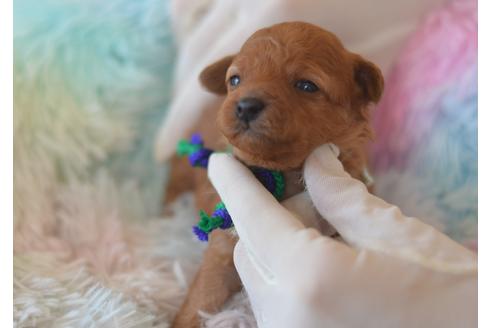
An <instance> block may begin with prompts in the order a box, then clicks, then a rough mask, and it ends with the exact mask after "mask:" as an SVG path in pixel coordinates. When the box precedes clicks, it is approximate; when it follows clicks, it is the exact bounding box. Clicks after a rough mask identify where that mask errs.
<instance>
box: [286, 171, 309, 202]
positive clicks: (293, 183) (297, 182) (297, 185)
mask: <svg viewBox="0 0 492 328" xmlns="http://www.w3.org/2000/svg"><path fill="white" fill-rule="evenodd" d="M282 173H283V175H284V180H285V192H284V197H283V199H282V200H285V199H288V198H290V197H292V196H294V195H296V194H298V193H300V192H303V191H304V189H305V186H304V180H303V178H302V171H301V170H294V171H285V172H282Z"/></svg>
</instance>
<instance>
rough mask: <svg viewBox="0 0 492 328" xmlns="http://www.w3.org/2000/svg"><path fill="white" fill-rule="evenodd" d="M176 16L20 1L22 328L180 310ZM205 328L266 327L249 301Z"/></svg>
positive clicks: (236, 303)
mask: <svg viewBox="0 0 492 328" xmlns="http://www.w3.org/2000/svg"><path fill="white" fill-rule="evenodd" d="M195 2H201V3H203V4H204V5H203V6H205V4H206V3H208V2H210V1H206V0H203V1H198V0H197V1H195ZM168 13H169V9H168V6H167V2H166V1H163V0H140V1H130V0H108V1H103V2H101V1H97V0H70V1H64V0H47V1H42V2H39V1H34V0H16V1H15V2H14V165H15V166H14V167H15V170H14V214H15V218H14V323H15V326H16V327H128V328H130V327H167V326H168V325H169V323H170V321H171V320H172V317H173V316H174V314H175V313H176V311H177V309H178V307H179V304H180V303H181V302H182V300H183V297H184V295H185V292H186V289H187V286H188V284H189V282H190V280H191V278H192V276H193V274H194V272H195V270H196V269H197V265H198V264H199V262H200V256H201V252H202V250H203V244H201V243H199V242H197V241H195V239H194V237H193V235H192V233H191V230H190V227H191V226H192V224H193V223H194V221H195V220H196V213H195V211H194V210H193V206H192V202H193V199H192V198H191V197H190V196H186V195H185V196H184V197H183V198H181V199H179V200H178V201H177V202H176V204H174V213H176V214H175V215H174V216H173V217H169V218H163V217H159V213H160V203H161V201H160V200H161V198H162V187H163V184H164V181H165V177H166V172H165V169H162V168H161V167H158V166H157V165H156V164H154V160H153V155H152V151H153V138H154V134H155V132H156V129H157V127H158V124H159V123H160V122H161V118H162V115H164V113H165V110H166V107H167V104H168V102H169V99H170V97H171V94H172V88H171V81H172V74H171V72H172V69H173V64H174V57H175V47H174V45H173V42H174V39H173V35H172V33H171V20H170V17H169V14H168ZM472 143H473V142H472ZM472 146H473V145H472ZM475 147H476V146H475ZM453 154H454V153H453ZM449 160H455V161H456V160H457V158H454V157H450V158H449ZM392 172H393V173H391V174H393V175H390V174H389V173H388V175H386V176H383V175H381V177H382V179H383V178H384V181H385V183H386V184H388V185H394V184H395V183H394V181H398V179H399V177H400V176H401V174H399V173H401V172H398V171H392ZM472 173H473V172H472ZM470 179H472V180H467V181H472V183H473V181H475V180H473V179H474V177H473V176H472V177H471V178H470ZM391 181H393V184H391ZM414 187H415V186H412V188H409V189H407V192H406V193H405V190H404V189H403V188H399V189H398V192H399V193H398V195H399V197H400V199H396V198H395V199H392V201H395V202H396V203H398V202H399V201H401V199H407V198H408V197H407V196H408V195H409V193H414V192H415V189H413V188H414ZM472 187H473V185H472ZM380 190H381V192H384V188H382V189H381V188H380ZM388 190H389V189H388ZM466 190H469V189H466ZM472 196H473V195H472ZM426 201H427V203H431V202H432V200H429V199H427V200H426ZM451 201H452V200H451ZM469 201H470V203H469V204H466V205H467V206H468V207H473V206H476V203H474V201H475V199H474V198H473V197H471V199H469ZM407 203H408V202H407ZM408 204H409V203H408ZM432 208H433V207H432ZM410 210H411V209H410ZM424 210H425V207H423V208H421V211H424ZM429 213H431V214H432V213H433V212H432V211H429ZM467 213H468V212H467ZM424 214H425V213H424ZM470 215H471V216H472V219H473V215H474V212H473V211H472V212H471V214H470ZM475 221H476V218H475ZM440 222H441V221H440ZM441 223H442V222H441ZM467 224H469V222H468V223H467ZM467 237H469V236H468V235H467ZM203 317H204V326H206V327H224V328H225V327H243V328H246V327H255V326H256V324H255V321H254V318H253V316H252V313H251V311H250V308H249V304H248V301H247V298H246V297H245V295H244V294H242V293H240V294H238V295H236V296H235V297H234V298H233V299H232V300H231V301H230V302H229V303H228V304H227V305H226V306H225V308H224V309H223V311H222V312H221V313H219V314H216V315H207V314H203Z"/></svg>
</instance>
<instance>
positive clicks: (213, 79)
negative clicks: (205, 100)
mask: <svg viewBox="0 0 492 328" xmlns="http://www.w3.org/2000/svg"><path fill="white" fill-rule="evenodd" d="M233 59H234V56H227V57H224V58H222V59H220V60H219V61H217V62H215V63H213V64H211V65H209V66H207V67H205V69H204V70H203V71H202V72H201V73H200V77H199V79H200V82H201V83H202V85H203V86H204V87H205V88H206V89H207V90H208V91H210V92H213V93H216V94H226V93H227V86H226V82H225V76H226V73H227V69H228V68H229V66H231V63H232V60H233Z"/></svg>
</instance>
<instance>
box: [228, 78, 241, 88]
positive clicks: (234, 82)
mask: <svg viewBox="0 0 492 328" xmlns="http://www.w3.org/2000/svg"><path fill="white" fill-rule="evenodd" d="M239 83H241V78H240V77H239V75H233V76H231V77H230V78H229V84H230V85H231V86H233V87H235V86H236V85H238V84H239Z"/></svg>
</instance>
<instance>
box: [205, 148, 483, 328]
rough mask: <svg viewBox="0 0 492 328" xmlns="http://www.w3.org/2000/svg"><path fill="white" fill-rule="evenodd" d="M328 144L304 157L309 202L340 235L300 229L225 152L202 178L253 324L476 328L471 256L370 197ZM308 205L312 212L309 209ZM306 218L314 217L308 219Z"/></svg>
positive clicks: (474, 262) (294, 218)
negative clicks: (233, 235) (231, 249)
mask: <svg viewBox="0 0 492 328" xmlns="http://www.w3.org/2000/svg"><path fill="white" fill-rule="evenodd" d="M337 156H338V150H337V148H336V147H335V146H332V145H324V146H321V147H319V148H318V149H316V150H315V151H314V152H313V153H312V154H311V155H310V157H309V158H308V159H307V160H306V163H305V165H304V178H305V183H306V187H307V193H308V194H307V195H309V197H306V196H307V195H306V194H304V195H303V194H300V195H297V196H294V197H295V199H294V200H293V199H290V200H287V202H286V203H290V204H292V203H294V204H297V206H295V207H296V208H297V209H299V208H303V209H304V210H303V211H306V210H307V212H312V210H310V209H309V206H305V205H306V204H304V206H299V201H296V199H297V200H299V199H301V203H303V202H305V201H306V200H309V199H310V200H312V205H314V207H315V209H316V210H317V211H318V212H319V213H320V214H321V216H322V217H323V218H324V219H326V220H327V221H329V222H330V224H331V225H333V226H334V227H335V228H336V229H337V231H338V232H339V233H340V235H341V236H342V237H343V239H344V240H345V241H346V244H345V243H342V242H340V241H336V240H333V239H331V238H329V237H326V236H322V235H321V234H320V233H319V232H318V231H317V230H315V229H312V228H306V227H305V226H304V224H303V223H301V221H300V220H298V217H299V215H303V214H294V213H292V212H291V211H289V210H288V209H287V208H286V207H284V206H283V205H281V204H279V203H278V202H277V201H276V200H275V199H274V197H273V196H272V195H271V194H270V193H269V192H268V191H267V190H265V189H264V188H263V186H262V185H261V184H260V183H259V182H258V181H257V180H256V179H255V178H254V176H253V175H252V174H251V172H250V171H249V170H248V169H247V168H246V167H244V166H243V165H242V164H241V163H240V162H238V161H237V160H235V159H234V158H233V157H231V156H230V155H226V154H215V155H213V156H212V157H211V159H210V164H209V176H210V179H211V181H212V183H213V184H214V186H215V188H216V189H217V191H218V193H219V194H220V196H221V198H222V200H223V201H224V203H225V204H226V207H227V209H228V211H229V213H230V214H231V217H232V219H233V221H234V224H235V227H236V231H237V233H238V235H239V238H240V240H239V242H238V244H237V245H236V248H235V253H234V261H235V265H236V268H237V271H238V273H239V275H240V277H241V280H242V282H243V284H244V287H245V289H246V291H247V293H248V295H249V298H250V301H251V305H252V308H253V312H254V314H255V317H256V319H257V322H258V325H259V327H313V328H315V327H378V328H380V327H474V326H476V325H477V258H476V254H475V253H473V252H471V251H469V250H467V249H466V248H464V247H462V246H461V245H459V244H457V243H456V242H454V241H452V240H451V239H449V238H448V237H446V236H445V235H443V234H441V233H440V232H438V231H437V230H435V229H434V228H432V227H431V226H428V225H426V224H424V223H423V222H421V221H419V220H418V219H415V218H411V217H406V216H405V215H403V214H402V213H401V212H400V210H399V209H398V208H397V207H395V206H393V205H390V204H387V203H385V202H384V201H383V200H381V199H379V198H377V197H375V196H373V195H371V194H370V193H368V191H367V189H366V187H365V186H364V185H363V184H362V183H361V182H359V181H358V180H355V179H353V178H351V177H350V176H349V175H348V174H347V173H346V172H345V171H344V169H343V166H342V164H341V162H340V161H339V160H338V158H337ZM311 208H312V207H311ZM308 215H312V213H308Z"/></svg>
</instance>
